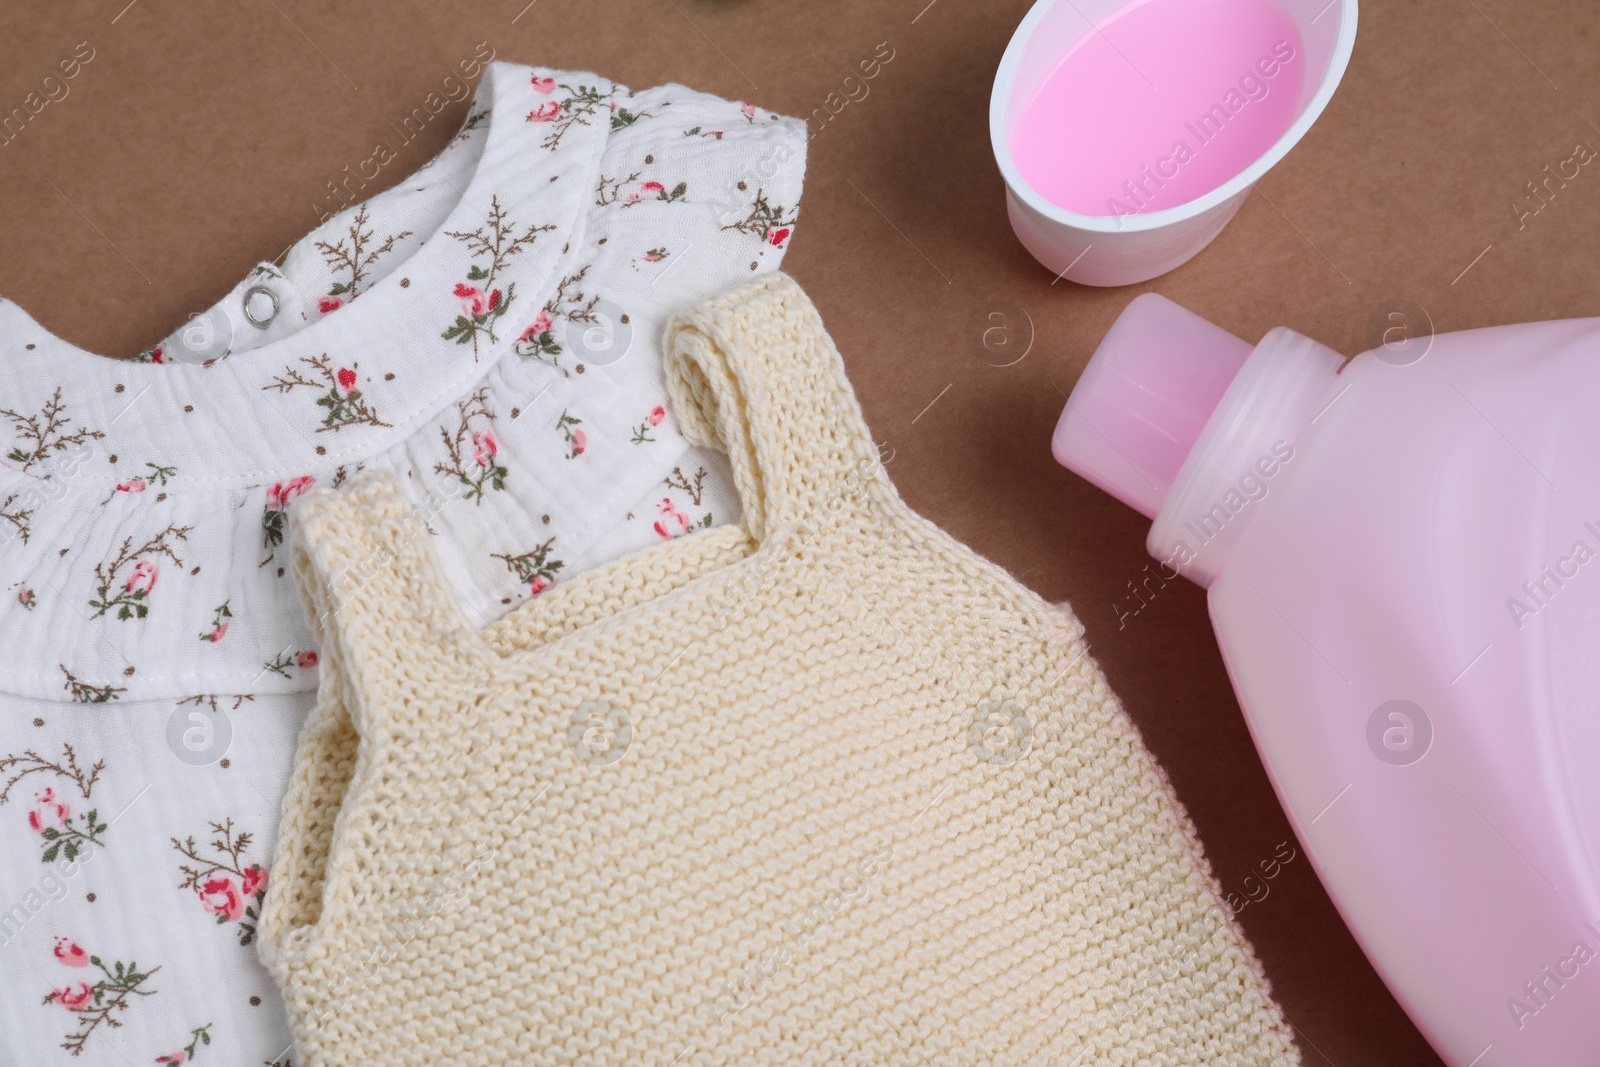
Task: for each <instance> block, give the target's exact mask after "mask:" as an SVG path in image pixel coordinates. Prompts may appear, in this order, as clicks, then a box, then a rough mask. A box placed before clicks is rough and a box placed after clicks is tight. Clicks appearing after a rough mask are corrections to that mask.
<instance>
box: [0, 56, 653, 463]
mask: <svg viewBox="0 0 1600 1067" xmlns="http://www.w3.org/2000/svg"><path fill="white" fill-rule="evenodd" d="M619 92H625V90H624V89H622V88H621V87H619V86H614V85H613V84H612V83H610V82H608V81H606V80H604V79H600V78H597V77H595V76H594V75H587V74H585V75H574V74H567V73H563V72H558V71H548V70H543V69H539V68H531V67H526V66H521V65H513V64H506V63H493V64H490V66H489V67H488V69H487V73H486V74H485V76H484V78H483V80H482V82H481V83H480V85H479V87H478V90H477V92H476V95H475V96H474V98H473V103H472V106H471V109H470V111H469V118H468V119H467V122H466V123H465V125H464V126H463V128H462V130H461V133H460V134H459V135H458V136H457V138H456V139H455V141H453V142H452V143H451V145H450V146H449V147H447V148H446V149H445V150H444V152H443V153H441V154H440V155H439V156H438V157H437V158H435V160H434V161H433V162H431V163H430V164H428V165H427V167H425V168H424V171H427V170H434V171H435V172H436V174H437V177H438V179H439V180H436V181H419V180H418V179H420V178H421V175H420V174H419V175H416V176H413V177H412V178H410V179H408V182H410V183H412V184H414V185H415V188H412V187H411V186H410V185H408V184H407V183H402V185H401V186H398V187H396V188H394V189H390V190H387V191H386V192H384V193H381V194H378V195H379V196H382V197H402V198H403V197H405V196H407V195H410V194H416V195H417V196H418V200H419V202H418V203H416V204H414V205H411V207H412V209H413V210H412V217H416V218H420V219H423V220H425V221H426V222H427V223H428V224H429V225H428V226H427V227H423V226H418V227H417V229H420V230H422V232H420V233H413V232H410V231H404V232H402V233H399V234H396V233H377V232H374V229H373V228H372V227H371V226H370V225H367V224H366V219H365V216H364V215H363V214H362V213H361V212H359V211H358V210H356V209H352V210H348V211H344V212H341V213H340V215H339V216H337V217H336V218H334V219H332V220H329V221H328V222H326V223H325V224H324V225H323V226H321V227H319V229H318V231H316V232H314V233H313V234H311V235H310V237H308V238H307V239H306V240H304V241H302V242H300V243H299V244H298V245H297V251H296V253H295V254H298V255H300V256H302V257H306V256H309V255H312V254H316V255H317V256H319V257H320V258H321V259H322V261H323V262H322V263H321V264H319V265H318V266H319V268H321V269H319V270H315V271H313V270H299V271H295V270H293V269H292V268H293V267H294V264H293V263H290V262H286V263H285V264H284V267H283V269H282V270H280V269H278V268H277V267H274V266H273V265H272V264H268V263H263V264H261V265H259V266H257V267H256V268H254V270H252V271H251V272H250V274H249V275H248V276H247V277H246V278H245V279H244V280H243V281H241V282H240V283H239V284H238V285H237V286H236V287H235V288H234V290H233V291H232V292H230V293H229V294H228V296H227V297H225V298H224V299H223V300H222V301H221V302H220V303H219V304H218V305H216V306H215V307H214V308H212V309H210V310H209V311H208V312H206V313H205V314H204V315H202V316H198V317H196V318H195V319H193V320H191V321H190V322H189V323H188V324H187V325H186V326H185V327H184V328H182V329H180V330H179V331H177V332H176V333H175V334H174V335H173V336H172V337H170V338H168V340H167V341H166V342H164V343H163V344H162V345H159V346H156V347H155V348H153V349H151V350H149V351H147V352H145V353H143V354H141V356H140V357H138V358H136V359H132V360H129V359H112V358H108V357H105V356H101V355H97V354H95V353H91V352H88V351H85V350H83V349H81V348H78V347H76V346H74V345H72V344H70V343H68V342H66V341H64V340H62V339H60V338H58V337H56V336H54V335H53V334H51V333H49V332H48V331H47V330H45V329H44V328H43V327H42V326H40V325H39V324H38V323H37V322H35V321H34V320H33V319H32V318H31V317H30V316H29V315H28V314H27V313H26V312H24V311H23V310H22V309H21V308H20V307H18V306H17V305H16V304H14V303H11V302H9V301H4V300H0V359H4V361H5V364H6V366H7V368H8V374H7V376H6V380H5V382H4V383H0V400H3V403H0V409H3V410H4V415H5V418H6V419H7V420H8V421H9V422H10V423H11V427H10V428H11V429H12V430H13V444H12V446H11V447H10V448H9V450H8V451H7V453H6V454H5V456H4V459H3V463H4V465H5V466H7V467H9V468H10V469H11V470H13V471H18V472H21V473H23V474H25V475H28V476H31V477H33V478H38V479H51V478H65V479H68V480H76V479H80V478H83V479H90V480H93V481H97V482H109V483H117V482H119V481H120V480H122V479H125V478H127V477H129V476H134V477H140V478H152V477H153V478H157V479H159V480H160V484H162V485H164V486H165V485H174V484H182V483H183V482H206V483H209V484H210V485H212V486H217V487H224V486H225V487H234V486H238V487H246V486H256V485H265V484H270V483H275V482H284V481H288V480H290V479H293V478H294V477H296V476H298V475H300V474H302V473H303V472H305V471H306V470H309V469H327V468H330V467H333V466H336V465H338V464H341V463H359V462H360V461H361V460H363V459H364V458H366V457H369V456H372V455H374V454H377V453H379V452H381V451H383V450H385V449H387V448H389V447H391V446H392V445H393V444H395V443H396V442H397V441H399V440H402V439H404V438H405V437H407V436H408V435H410V434H411V433H413V432H415V430H416V428H417V427H418V426H419V425H421V424H422V423H423V422H425V421H426V420H427V419H428V417H429V416H430V415H432V414H433V413H435V412H436V411H437V410H438V409H439V407H440V405H441V404H444V403H447V402H448V401H449V400H450V399H452V398H455V397H459V396H462V395H465V394H467V393H470V392H471V390H472V388H473V385H474V383H475V382H476V381H477V380H479V379H481V378H482V377H483V376H484V375H486V374H487V373H488V372H489V370H490V368H491V367H493V365H494V364H495V362H496V360H497V359H498V357H499V356H500V355H502V354H504V352H505V351H506V350H507V349H508V348H509V347H511V346H513V345H514V344H516V343H517V341H518V339H519V338H521V337H523V335H524V334H526V333H527V332H528V331H529V330H530V328H533V327H536V326H537V325H538V323H539V321H540V311H541V308H542V307H543V305H544V304H545V303H546V301H547V299H548V298H549V297H550V295H551V294H552V293H553V292H554V290H555V289H556V288H557V284H556V283H557V280H558V279H559V278H560V277H561V267H562V266H563V262H562V261H563V257H564V256H565V255H566V253H567V251H568V248H569V246H570V245H572V244H574V243H576V241H577V240H578V239H579V238H580V237H581V232H580V231H581V228H582V225H583V219H584V215H585V210H586V208H587V207H588V206H589V204H590V202H591V201H592V199H593V195H594V188H595V183H596V180H597V171H598V166H599V159H600V154H601V152H602V150H603V149H604V146H605V143H606V140H607V136H608V134H609V127H610V124H611V121H612V119H611V113H612V109H613V108H614V106H615V104H614V102H613V97H614V96H615V95H616V94H617V93H619ZM458 191H459V195H458V196H457V195H455V194H456V192H458ZM441 192H442V194H443V195H441ZM434 220H437V222H436V223H435V222H434ZM364 226H365V227H366V228H365V229H364V228H363V227H364ZM296 274H298V275H300V278H299V280H298V281H293V280H291V278H294V277H295V275H296ZM307 278H315V279H316V281H317V282H318V283H326V284H327V289H326V291H324V292H321V293H318V292H314V291H307V289H306V285H307V282H306V279H307ZM330 278H331V279H332V281H331V283H329V279H330ZM535 332H536V331H535ZM3 428H5V427H0V429H3Z"/></svg>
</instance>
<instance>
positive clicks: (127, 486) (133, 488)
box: [117, 478, 149, 493]
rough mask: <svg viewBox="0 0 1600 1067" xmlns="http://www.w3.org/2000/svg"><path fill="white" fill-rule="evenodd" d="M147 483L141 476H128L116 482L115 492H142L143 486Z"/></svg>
mask: <svg viewBox="0 0 1600 1067" xmlns="http://www.w3.org/2000/svg"><path fill="white" fill-rule="evenodd" d="M148 484H149V483H148V482H146V481H145V480H144V479H143V478H129V479H128V480H127V481H125V482H118V483H117V492H119V493H142V492H144V491H145V487H146V486H147V485H148Z"/></svg>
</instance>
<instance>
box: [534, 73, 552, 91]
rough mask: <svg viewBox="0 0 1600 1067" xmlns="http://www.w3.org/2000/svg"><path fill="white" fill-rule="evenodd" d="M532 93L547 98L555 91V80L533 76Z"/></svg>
mask: <svg viewBox="0 0 1600 1067" xmlns="http://www.w3.org/2000/svg"><path fill="white" fill-rule="evenodd" d="M533 91H534V92H536V93H543V94H544V95H545V96H549V95H550V94H551V93H553V92H555V91H556V80H555V79H554V78H541V77H539V75H537V74H535V75H534V76H533Z"/></svg>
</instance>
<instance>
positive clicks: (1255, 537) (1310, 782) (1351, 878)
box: [1209, 320, 1600, 1067]
mask: <svg viewBox="0 0 1600 1067" xmlns="http://www.w3.org/2000/svg"><path fill="white" fill-rule="evenodd" d="M1328 400H1329V402H1330V404H1331V406H1328V407H1327V408H1326V409H1325V410H1323V411H1322V412H1321V413H1320V414H1319V415H1318V416H1317V417H1316V420H1315V422H1314V423H1313V424H1311V425H1310V426H1308V427H1307V428H1306V429H1305V431H1304V432H1303V433H1301V434H1300V435H1299V436H1298V437H1297V439H1296V440H1295V441H1294V442H1293V450H1294V456H1293V458H1292V460H1290V461H1289V462H1287V463H1285V464H1284V465H1283V468H1282V470H1281V472H1280V473H1279V474H1278V476H1277V477H1276V478H1275V479H1273V481H1272V482H1271V483H1270V488H1269V490H1268V494H1267V496H1265V497H1264V498H1262V499H1261V500H1259V501H1257V502H1256V503H1254V504H1253V505H1252V506H1253V507H1255V508H1256V509H1257V512H1256V514H1255V515H1254V516H1253V518H1251V520H1250V522H1249V525H1248V526H1247V527H1246V528H1245V529H1244V531H1243V532H1242V534H1241V535H1240V540H1239V542H1238V544H1237V546H1236V547H1235V549H1234V551H1233V554H1232V556H1231V558H1230V559H1229V561H1228V563H1227V565H1226V566H1225V567H1224V568H1223V570H1222V571H1221V574H1220V576H1219V577H1218V578H1217V579H1216V581H1215V582H1214V583H1213V584H1212V586H1211V589H1210V594H1209V603H1210V609H1211V617H1212V622H1213V624H1214V626H1215V628H1216V632H1217V636H1218V639H1219V641H1220V643H1221V645H1222V652H1223V656H1224V659H1225V660H1226V662H1227V666H1228V672H1229V675H1230V676H1231V678H1232V680H1233V684H1234V688H1235V690H1236V691H1237V693H1238V695H1239V700H1240V703H1241V705H1242V706H1243V708H1244V711H1245V715H1246V718H1247V719H1248V721H1249V724H1250V729H1251V732H1252V734H1253V736H1254V737H1255V740H1256V744H1257V746H1258V748H1259V749H1260V752H1261V755H1262V758H1263V760H1264V761H1265V762H1266V765H1267V768H1268V771H1269V773H1270V775H1271V777H1272V781H1273V785H1274V787H1275V788H1276V789H1277V792H1278V796H1279V799H1280V800H1281V802H1282V803H1283V806H1284V809H1285V810H1286V811H1287V812H1288V814H1289V816H1290V819H1291V820H1292V822H1293V824H1294V827H1295V830H1296V832H1297V833H1298V834H1299V836H1300V840H1301V841H1302V842H1303V843H1304V845H1305V847H1306V851H1307V853H1308V854H1309V855H1310V856H1311V859H1312V861H1313V863H1314V864H1315V866H1316V869H1317V871H1318V874H1319V875H1320V876H1321V877H1322V880H1323V882H1324V884H1325V885H1326V886H1327V887H1328V889H1329V891H1330V893H1331V894H1332V895H1333V897H1334V900H1335V902H1336V903H1337V904H1338V906H1339V909H1340V911H1341V913H1342V914H1343V915H1344V917H1345V919H1346V921H1347V922H1348V924H1349V925H1350V928H1351V929H1352V930H1353V931H1354V932H1355V934H1356V936H1357V938H1358V939H1359V940H1360V942H1361V944H1362V947H1363V948H1364V949H1365V951H1366V952H1367V955H1368V956H1369V957H1370V958H1371V959H1372V961H1373V962H1374V964H1375V965H1376V966H1377V967H1378V969H1379V970H1380V972H1381V973H1382V974H1383V976H1384V978H1385V979H1386V980H1387V981H1388V983H1389V985H1390V987H1391V988H1392V989H1393V991H1394V992H1395V993H1396V995H1397V996H1398V997H1399V998H1400V1000H1401V1001H1402V1003H1404V1005H1405V1006H1406V1008H1407V1009H1408V1010H1409V1011H1410V1013H1411V1015H1412V1017H1413V1019H1414V1020H1415V1021H1416V1022H1417V1023H1418V1025H1419V1026H1420V1027H1421V1028H1422V1030H1423V1031H1424V1033H1425V1034H1426V1035H1427V1036H1428V1038H1429V1039H1430V1041H1431V1042H1432V1043H1433V1044H1434V1046H1435V1048H1437V1049H1438V1050H1439V1052H1440V1053H1441V1054H1442V1055H1443V1056H1444V1057H1445V1058H1446V1059H1447V1060H1448V1061H1449V1062H1451V1063H1452V1064H1459V1065H1460V1067H1467V1065H1468V1064H1474V1065H1476V1067H1500V1065H1505V1064H1521V1065H1525V1067H1535V1065H1536V1067H1563V1065H1568V1064H1571V1065H1577V1064H1594V1063H1596V1062H1600V1010H1597V1009H1600V886H1597V885H1596V871H1597V870H1600V865H1597V860H1600V847H1597V844H1600V742H1597V733H1600V321H1596V320H1585V321H1569V322H1554V323H1542V324H1536V325H1528V326H1517V327H1504V328H1498V329H1490V330H1477V331H1471V332H1467V333H1459V334H1452V335H1444V336H1440V337H1438V338H1435V340H1434V344H1433V348H1432V350H1431V351H1430V352H1429V353H1428V354H1427V356H1426V357H1425V358H1423V359H1422V360H1421V361H1419V362H1417V363H1414V364H1412V365H1409V366H1391V365H1389V364H1387V363H1384V362H1383V361H1381V360H1380V359H1379V358H1377V356H1376V355H1374V354H1372V353H1367V354H1364V355H1362V356H1359V357H1357V358H1356V359H1355V360H1353V361H1352V362H1351V363H1350V364H1349V365H1348V366H1347V367H1346V368H1345V370H1344V371H1343V373H1341V374H1340V375H1339V376H1338V377H1337V378H1335V379H1334V382H1333V383H1332V385H1331V386H1330V387H1329V391H1328ZM1580 543H1581V544H1582V545H1585V546H1587V548H1586V549H1584V548H1579V545H1580ZM1591 554H1592V555H1593V558H1592V559H1591V558H1589V557H1590V555H1591ZM1580 558H1582V559H1583V560H1584V561H1583V562H1579V559H1580ZM1546 567H1549V568H1554V570H1552V571H1546V570H1544V568H1546ZM1550 574H1554V578H1551V577H1547V575H1550ZM1563 574H1564V575H1566V577H1562V575H1563ZM1524 582H1529V583H1530V586H1529V587H1525V586H1524V584H1523V583H1524ZM1558 582H1559V583H1560V584H1557V583H1558ZM1530 589H1531V592H1530ZM1518 605H1521V606H1518ZM1524 607H1525V608H1526V609H1528V610H1527V611H1524V610H1523V608H1524ZM1391 701H1406V702H1409V704H1410V705H1412V706H1407V705H1402V704H1390V702H1391ZM1417 709H1420V713H1419V712H1418V710H1417ZM1395 716H1398V718H1396V717H1395ZM1375 718H1376V719H1377V724H1376V725H1373V720H1374V719H1375ZM1429 735H1431V737H1430V736H1429ZM1525 983H1526V984H1525Z"/></svg>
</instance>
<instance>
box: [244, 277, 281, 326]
mask: <svg viewBox="0 0 1600 1067" xmlns="http://www.w3.org/2000/svg"><path fill="white" fill-rule="evenodd" d="M258 293H259V294H261V295H262V296H265V297H266V298H267V299H268V300H270V301H272V310H271V311H269V312H268V313H267V316H266V318H257V317H256V312H255V310H254V309H253V308H252V307H251V306H250V301H251V300H252V299H253V298H254V297H255V296H256V294H258ZM242 303H243V305H244V317H245V321H247V322H249V323H250V325H252V326H254V327H255V328H256V329H258V330H265V329H266V328H267V327H268V326H270V325H271V324H272V320H273V319H275V318H277V317H278V309H279V308H280V307H281V306H282V305H281V304H280V303H279V302H278V294H277V293H276V292H275V291H274V290H272V289H270V288H268V287H267V286H265V285H252V286H251V287H250V288H248V289H246V290H245V291H244V300H243V301H242Z"/></svg>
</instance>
